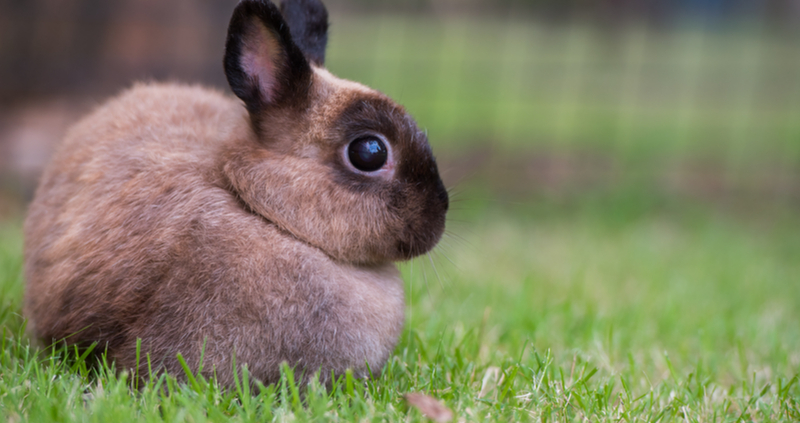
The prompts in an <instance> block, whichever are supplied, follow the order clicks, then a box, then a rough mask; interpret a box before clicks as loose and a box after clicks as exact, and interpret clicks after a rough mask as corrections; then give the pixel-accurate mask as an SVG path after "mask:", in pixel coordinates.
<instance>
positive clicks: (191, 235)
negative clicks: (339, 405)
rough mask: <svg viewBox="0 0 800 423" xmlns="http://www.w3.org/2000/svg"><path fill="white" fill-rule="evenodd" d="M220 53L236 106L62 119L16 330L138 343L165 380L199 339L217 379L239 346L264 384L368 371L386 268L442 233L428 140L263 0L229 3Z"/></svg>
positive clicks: (34, 221)
mask: <svg viewBox="0 0 800 423" xmlns="http://www.w3.org/2000/svg"><path fill="white" fill-rule="evenodd" d="M298 4H300V5H308V4H312V6H313V7H321V4H319V3H318V2H309V1H305V0H304V1H302V2H299V3H298ZM303 7H306V6H303ZM309 7H310V6H309ZM284 9H285V7H284ZM323 10H324V8H323ZM318 15H319V14H318V13H316V14H315V13H309V16H318ZM326 16H327V15H326ZM294 19H297V18H294ZM326 19H327V18H326ZM326 24H327V21H326ZM310 26H313V25H310ZM227 46H228V47H227V50H226V57H225V67H226V73H227V75H228V79H229V82H230V83H231V86H232V89H233V91H234V93H235V94H237V96H238V97H239V98H240V99H241V100H242V101H239V100H236V99H233V98H230V97H227V96H225V95H223V94H221V93H218V92H215V91H212V90H208V89H205V88H201V87H191V86H181V85H174V84H140V85H136V86H134V87H133V88H132V89H130V90H128V91H126V92H124V93H123V94H121V95H120V96H119V97H117V98H115V99H113V100H111V101H109V102H108V103H107V104H105V105H103V106H102V107H100V108H99V109H98V110H96V111H95V112H94V113H92V114H91V115H89V116H88V117H86V118H85V119H83V120H82V121H81V122H80V123H78V124H77V125H76V126H75V127H73V128H72V129H71V130H70V131H69V133H68V134H67V136H66V138H65V139H64V141H63V143H62V144H61V145H60V147H59V149H58V150H57V152H56V153H55V155H54V158H53V160H52V162H51V163H50V165H49V166H48V168H47V169H46V171H45V173H44V175H43V177H42V180H41V182H40V185H39V188H38V190H37V193H36V196H35V199H34V201H33V203H32V204H31V207H30V210H29V215H28V218H27V220H26V222H25V234H26V244H25V274H26V279H27V290H26V301H25V309H24V313H25V315H26V316H27V317H28V318H29V319H30V323H29V327H31V329H32V330H33V331H34V333H35V335H36V336H37V337H39V338H41V339H42V340H44V341H45V342H46V343H49V342H52V341H59V340H64V341H65V342H67V343H68V344H71V345H78V346H81V347H85V346H87V345H89V344H91V343H93V342H98V343H99V344H100V347H99V349H100V350H107V351H108V354H109V355H110V357H111V358H112V359H114V360H116V362H117V365H118V368H133V367H134V366H135V346H136V339H141V340H142V350H143V353H149V354H150V356H151V358H152V360H153V362H154V364H156V365H157V367H158V368H159V369H166V370H168V371H170V372H172V373H173V374H176V375H179V374H181V373H182V371H181V369H180V367H179V364H178V362H177V360H176V358H175V357H176V354H177V353H178V352H180V353H181V354H182V355H183V356H184V357H185V358H186V359H187V362H188V363H189V365H190V366H191V367H192V368H195V369H196V368H197V367H198V364H199V357H200V352H201V347H202V345H203V344H204V343H205V357H204V363H205V364H204V368H205V369H206V370H205V371H207V372H208V373H209V374H210V373H212V372H216V375H217V376H218V378H219V380H220V382H221V383H222V384H224V385H229V386H230V385H232V384H233V371H234V369H233V362H232V358H233V357H234V355H235V357H236V362H237V363H238V364H240V365H241V364H247V366H248V367H249V369H250V372H251V374H252V375H253V376H254V377H255V378H257V379H259V380H261V381H262V382H265V383H270V382H275V381H276V380H277V378H278V369H279V364H280V363H281V362H284V361H285V362H288V363H289V364H290V365H292V366H295V367H297V368H298V369H300V370H302V372H303V373H304V374H306V376H308V375H310V374H311V373H313V372H316V371H320V374H321V377H322V379H323V380H327V378H328V377H329V376H330V374H331V373H332V372H333V373H336V374H340V373H342V372H344V370H345V369H348V368H350V369H353V370H354V371H355V372H356V374H358V375H359V376H366V371H367V367H366V365H367V363H368V364H369V367H370V369H372V371H377V370H378V369H380V368H381V367H382V365H383V363H384V362H385V360H386V359H387V358H388V356H389V354H390V353H391V351H392V349H393V348H394V345H395V343H396V340H397V338H398V336H399V334H400V331H401V329H402V325H403V319H404V318H403V309H404V301H403V286H402V281H401V279H400V277H399V274H398V272H397V270H396V268H395V266H394V264H392V261H397V260H404V259H408V258H410V257H413V256H415V255H418V254H422V253H424V252H426V251H428V250H430V249H431V248H433V246H434V245H435V244H436V242H437V241H438V240H439V237H440V236H441V234H442V232H443V230H444V218H445V213H446V211H447V206H448V199H447V193H446V191H445V189H444V186H443V185H442V182H441V179H440V178H439V175H438V172H437V169H436V163H435V160H434V158H433V156H432V154H431V151H430V147H429V146H428V143H427V139H426V137H425V135H424V134H423V133H422V132H421V131H419V129H418V128H417V126H416V124H415V123H414V121H413V119H411V117H410V116H409V115H408V114H407V113H406V112H405V110H404V109H403V108H402V107H400V106H398V105H396V104H395V103H394V102H392V101H391V100H390V99H389V98H387V97H386V96H384V95H382V94H380V93H378V92H377V91H374V90H371V89H369V88H367V87H364V86H362V85H360V84H356V83H353V82H349V81H344V80H341V79H338V78H336V77H334V76H333V75H331V74H330V73H328V72H327V71H326V70H325V69H324V68H322V67H320V66H321V65H322V63H321V62H320V61H321V60H322V59H321V56H320V54H319V51H318V50H319V45H318V44H317V45H315V47H313V50H308V49H307V48H304V49H300V48H299V47H297V45H295V44H294V42H293V41H292V38H291V34H290V33H289V31H288V27H287V25H286V23H285V22H284V21H283V19H282V17H281V15H280V13H279V12H278V9H277V8H276V7H275V6H274V5H273V4H272V3H269V2H268V1H243V2H242V3H240V4H239V6H237V8H236V11H235V12H234V17H233V18H232V21H231V26H230V28H229V35H228V44H227ZM298 52H299V53H298ZM323 52H324V45H323ZM298 54H299V56H298ZM248 55H249V56H248ZM310 58H313V60H314V61H312V62H311V63H309V60H311V59H310ZM317 59H319V60H317ZM312 63H313V64H312ZM243 103H244V104H243ZM364 134H380V135H381V136H383V137H384V138H385V139H386V140H388V142H389V144H390V147H391V151H392V157H393V158H392V161H391V163H389V164H387V166H386V168H385V169H381V170H380V171H378V172H375V173H374V174H364V173H360V172H354V171H353V169H351V168H350V167H349V166H348V164H347V163H346V161H345V155H344V154H343V151H344V150H345V149H346V148H347V145H348V143H349V142H350V141H352V140H353V139H355V138H356V137H358V136H363V135H364ZM141 366H142V367H143V368H142V369H140V370H141V374H146V369H145V366H146V364H144V363H142V364H141Z"/></svg>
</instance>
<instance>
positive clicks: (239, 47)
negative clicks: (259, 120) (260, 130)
mask: <svg viewBox="0 0 800 423" xmlns="http://www.w3.org/2000/svg"><path fill="white" fill-rule="evenodd" d="M224 65H225V76H226V77H227V78H228V84H230V86H231V89H232V90H233V92H234V94H236V96H237V97H239V98H241V99H242V100H244V103H245V105H246V106H247V110H248V111H249V112H250V114H251V116H253V117H256V116H254V114H257V113H258V112H260V111H262V110H264V109H267V108H270V107H285V106H291V105H296V104H297V103H298V102H303V101H304V100H305V99H306V98H307V91H308V87H309V85H310V82H311V76H312V71H311V66H310V65H309V63H308V61H307V60H306V58H305V57H304V56H303V52H302V51H301V50H300V48H298V47H297V45H296V44H295V43H294V42H293V41H292V36H291V34H290V32H289V26H288V25H287V24H286V22H285V21H284V19H283V17H282V16H281V12H280V11H279V10H278V8H277V7H276V6H275V5H274V4H273V3H272V2H270V1H268V0H243V1H242V2H241V3H239V4H238V5H237V6H236V9H235V10H234V11H233V16H232V17H231V22H230V24H229V26H228V39H227V41H226V43H225V60H224Z"/></svg>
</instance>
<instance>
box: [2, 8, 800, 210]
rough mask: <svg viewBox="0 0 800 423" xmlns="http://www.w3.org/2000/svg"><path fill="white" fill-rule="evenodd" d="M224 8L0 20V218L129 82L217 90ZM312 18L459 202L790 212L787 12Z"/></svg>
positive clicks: (381, 13) (5, 12)
mask: <svg viewBox="0 0 800 423" xmlns="http://www.w3.org/2000/svg"><path fill="white" fill-rule="evenodd" d="M235 3H236V2H235V0H173V1H169V2H164V1H159V0H119V1H115V2H108V1H104V0H74V1H70V2H63V1H57V0H24V1H23V0H3V1H2V2H0V193H1V194H0V200H2V202H0V213H4V214H6V215H8V214H10V213H16V212H18V211H20V210H21V209H22V207H24V204H25V202H26V201H28V200H29V199H30V197H31V195H32V192H33V189H34V188H35V183H36V178H37V177H38V175H39V173H40V172H41V170H42V167H43V166H44V164H45V163H46V161H47V158H48V156H49V154H50V151H51V149H52V147H53V145H54V144H55V143H56V142H58V140H59V139H60V138H61V137H62V135H63V133H64V131H65V130H66V128H67V127H68V126H69V125H70V124H71V123H73V122H75V121H76V120H77V119H78V118H79V117H80V116H81V115H83V114H85V113H86V112H87V111H89V110H91V109H92V108H93V107H95V106H96V105H98V104H100V103H101V102H102V101H103V100H104V99H105V98H107V97H108V96H110V95H113V94H115V93H116V92H118V91H120V90H122V89H124V88H125V87H127V86H129V85H130V84H131V83H132V81H136V80H176V81H185V82H191V83H202V84H207V85H213V86H216V87H219V88H221V89H223V90H227V84H226V83H225V79H224V75H223V73H222V66H221V57H222V53H223V43H224V38H225V30H226V25H227V20H228V18H229V15H230V12H231V10H232V8H233V6H234V4H235ZM326 3H327V5H328V8H329V10H330V12H331V21H332V27H331V33H330V44H329V53H328V60H327V65H328V67H329V68H330V69H331V71H332V72H333V73H335V74H337V75H339V76H341V77H344V78H349V79H353V80H356V81H360V82H363V83H365V84H367V85H370V86H372V87H375V88H377V89H379V90H382V91H384V92H385V93H387V94H388V95H390V96H391V97H393V98H395V99H396V100H397V101H399V102H400V103H402V104H404V105H406V107H407V108H408V109H409V110H410V111H411V112H412V114H414V115H415V116H416V118H417V120H418V121H419V123H420V125H421V126H422V127H424V128H427V130H428V134H429V138H430V140H431V144H432V145H433V147H434V150H435V152H436V153H437V155H438V157H439V160H440V163H441V165H440V167H441V169H442V172H443V176H444V178H445V179H446V182H447V184H448V185H449V186H451V187H453V186H455V187H456V188H457V190H462V191H466V192H468V193H469V194H467V195H466V196H467V197H469V196H472V197H473V198H478V197H480V198H483V197H491V198H492V199H493V200H500V201H517V200H527V199H538V200H541V201H543V202H545V203H546V202H551V203H569V202H578V203H580V201H582V200H581V199H582V198H586V197H587V196H595V197H596V196H598V194H599V195H600V196H609V195H611V196H613V195H614V193H620V192H624V193H626V194H625V196H626V198H628V199H630V198H634V199H639V200H631V201H633V202H636V201H640V202H641V201H645V202H648V201H650V202H653V201H655V202H657V203H658V204H662V203H670V204H678V205H680V204H682V203H681V202H683V201H692V202H698V201H699V202H701V203H713V204H715V205H717V206H720V207H725V208H730V209H735V210H753V209H758V208H760V207H764V206H770V207H771V206H773V205H780V207H785V206H789V207H790V208H791V207H795V206H797V205H799V204H800V179H798V177H799V176H800V0H748V1H744V0H680V1H675V0H672V1H667V0H596V1H586V0H501V1H498V0H491V1H490V0H413V1H412V0H409V1H371V0H370V1H367V0H328V1H327V2H326ZM654 199H655V200H654Z"/></svg>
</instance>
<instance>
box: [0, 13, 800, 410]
mask: <svg viewBox="0 0 800 423" xmlns="http://www.w3.org/2000/svg"><path fill="white" fill-rule="evenodd" d="M333 21H334V23H335V24H334V26H333V27H332V33H331V48H330V52H329V59H328V63H329V65H330V68H331V69H332V70H333V71H334V72H335V73H338V74H341V75H343V76H346V77H349V78H353V79H356V80H360V81H363V82H365V83H368V84H370V85H373V86H376V87H378V88H380V89H382V90H384V91H385V92H387V93H389V94H390V95H392V96H394V97H395V98H397V99H398V100H400V101H401V102H403V103H405V104H406V105H407V106H408V108H409V110H411V111H412V112H413V113H414V114H415V115H416V116H417V117H418V119H419V121H420V123H421V125H422V126H424V127H426V128H427V129H428V131H429V136H430V139H431V144H432V145H433V147H434V150H435V151H436V152H437V154H439V155H440V157H444V158H445V160H442V163H441V165H442V169H443V173H444V172H447V171H448V170H449V169H450V167H454V168H456V170H457V172H456V173H459V172H461V174H466V175H467V176H466V177H464V178H463V179H462V181H463V182H462V183H460V184H459V185H458V186H456V187H454V188H455V189H454V195H453V202H452V210H451V212H450V214H449V216H448V219H449V220H448V230H447V234H446V236H445V238H444V239H443V241H442V242H441V243H440V245H439V247H437V249H436V250H435V251H434V252H433V253H432V254H431V255H430V256H425V257H420V258H418V259H416V260H414V261H412V262H410V263H405V264H403V265H402V271H403V274H404V276H405V281H406V291H407V299H406V302H407V310H406V319H407V320H406V326H405V330H404V332H403V334H402V336H401V339H400V342H399V345H398V346H397V348H396V350H395V353H394V355H393V356H392V357H391V359H390V360H389V362H388V363H387V365H386V367H385V368H384V369H382V372H380V374H378V373H379V372H378V370H379V369H373V370H374V371H375V375H374V377H373V378H371V379H370V380H367V381H363V380H354V379H353V378H352V377H349V375H345V376H343V377H342V378H341V379H340V380H339V381H338V382H336V383H335V384H334V386H333V388H332V389H331V390H326V389H323V388H322V387H320V386H319V385H318V384H314V383H312V384H311V385H310V386H309V387H298V386H296V385H295V384H294V378H293V375H292V371H291V369H288V368H287V369H284V378H283V381H282V382H281V383H280V384H278V385H273V386H267V387H263V386H262V387H260V388H259V389H256V390H255V391H251V390H249V388H248V386H249V384H248V383H247V382H246V381H245V380H243V381H242V383H241V384H240V387H239V388H238V389H236V390H234V391H229V392H226V391H221V390H220V389H219V387H218V386H216V385H215V383H214V381H213V380H205V379H203V378H201V377H194V376H188V380H189V383H186V384H181V383H177V382H176V379H175V378H174V375H155V376H154V377H153V378H151V379H150V380H149V381H148V382H146V383H144V385H143V386H131V385H135V384H133V383H132V382H130V380H131V379H132V378H131V377H130V375H127V374H125V373H117V372H115V371H114V370H113V363H106V364H104V365H101V366H99V367H98V368H91V367H90V366H88V365H87V363H86V362H85V361H84V360H83V359H82V358H81V357H75V355H74V354H73V353H71V352H70V351H63V350H52V349H44V350H41V349H36V348H34V347H31V346H30V345H29V340H28V339H27V338H26V336H25V335H24V322H23V320H22V318H21V316H20V312H21V303H22V295H23V280H22V275H21V267H22V243H23V240H22V234H21V221H22V217H21V216H20V215H18V214H14V213H11V214H10V215H8V216H6V217H4V218H0V327H2V329H0V330H2V339H1V340H0V414H1V415H2V418H3V419H5V420H6V421H37V422H38V421H76V422H84V421H97V422H108V421H126V420H138V421H190V422H200V421H311V420H318V421H322V420H332V421H424V420H425V418H424V417H423V416H422V415H421V414H420V412H419V411H418V410H417V409H415V408H413V407H410V406H409V405H408V404H407V403H406V401H405V400H404V398H403V395H404V394H407V393H412V392H422V393H426V394H428V395H431V396H433V397H435V398H437V399H439V400H441V401H442V402H443V403H444V404H445V405H446V406H447V407H449V408H450V409H452V411H453V413H454V414H455V420H456V421H698V422H701V421H702V422H706V421H719V422H723V421H729V422H738V421H798V420H800V382H798V377H800V376H798V375H799V374H800V325H799V324H798V322H800V236H798V234H800V214H798V213H797V211H798V202H797V197H796V195H797V184H796V183H795V182H794V181H795V180H796V178H797V176H798V174H799V173H798V171H797V169H798V168H800V119H798V118H797V116H798V115H800V80H798V79H797V77H796V75H797V74H798V72H800V54H799V53H798V51H797V49H796V48H794V49H791V48H789V47H787V46H788V45H789V44H790V41H791V40H788V41H787V40H784V39H781V37H779V36H775V35H774V34H772V35H771V34H769V33H761V32H758V33H757V34H759V35H757V36H753V35H752V34H753V33H748V32H746V31H749V30H747V29H744V30H742V31H745V32H735V31H731V32H726V31H718V32H713V33H699V32H696V31H694V30H691V29H686V30H680V31H674V32H669V31H652V30H647V29H644V28H637V27H635V26H634V27H632V28H629V29H628V30H626V32H624V33H616V34H607V33H598V32H596V31H595V30H593V29H591V28H589V27H584V26H581V25H577V26H574V27H559V26H555V25H553V26H546V25H545V26H542V25H532V24H529V23H526V22H522V21H520V22H517V21H514V20H510V21H503V22H490V21H482V22H477V21H465V20H459V19H456V20H448V21H441V22H440V21H436V20H432V19H429V20H425V19H416V20H413V19H405V18H397V17H392V18H375V17H360V18H359V17H349V18H348V17H336V18H335V19H333ZM742 34H745V35H742ZM747 34H750V35H747ZM609 37H619V38H618V39H617V41H615V42H612V41H613V40H612V41H609V39H610V38H609ZM344 46H348V47H346V48H345V47H344ZM613 46H616V47H613ZM498 63H500V64H502V66H501V65H498ZM486 151H489V152H491V159H490V162H491V163H489V164H488V165H487V167H486V168H484V169H483V170H479V171H476V173H470V172H466V173H465V172H463V169H461V170H458V168H459V165H458V161H459V160H462V159H464V158H469V157H472V156H481V155H482V154H483V153H485V152H486ZM448 158H449V159H448ZM565 158H566V159H565ZM573 159H574V160H573ZM553 160H566V162H567V163H568V164H569V163H571V164H569V165H568V166H566V167H565V169H566V170H564V169H562V173H564V172H566V173H564V174H566V175H567V176H564V174H562V173H558V172H555V173H553V174H552V175H551V174H548V175H549V176H548V175H545V176H546V177H540V176H541V175H539V174H537V173H536V170H537V169H540V168H542V167H544V168H547V167H548V166H550V167H551V168H553V169H556V168H559V166H560V165H559V166H556V165H555V164H554V162H553ZM570 160H572V161H570ZM467 161H468V160H467ZM479 162H480V160H479ZM598 162H599V163H601V164H602V163H607V166H605V165H603V166H600V168H599V170H597V169H595V170H591V169H592V168H591V166H593V165H592V163H595V164H596V163H598ZM556 164H557V163H556ZM562 164H563V163H562ZM526 166H527V167H526ZM585 166H589V167H590V169H589V170H590V171H589V172H588V173H586V174H583V173H581V172H582V171H584V170H585V169H584V168H585ZM604 166H605V167H604ZM461 167H464V165H463V164H462V165H461ZM467 167H469V166H467ZM562 167H563V166H562ZM687 169H689V170H692V169H694V170H692V171H691V172H689V171H688V170H687ZM556 170H557V169H556ZM526 172H528V173H526ZM531 172H532V173H531ZM687 172H688V173H687ZM692 172H694V173H692ZM573 174H577V175H578V176H575V175H573ZM470 175H471V176H470ZM537 175H539V176H537ZM553 175H555V176H553ZM559 175H561V176H559ZM570 175H572V176H570ZM581 175H583V176H581ZM537 178H538V179H537ZM548 178H550V179H548ZM564 178H566V179H564ZM455 179H458V178H455ZM451 180H453V179H451ZM597 180H600V182H599V183H598V182H597ZM670 181H672V182H670ZM675 181H677V182H675ZM681 181H682V182H681ZM246 377H247V375H246V372H243V374H242V378H243V379H244V378H246Z"/></svg>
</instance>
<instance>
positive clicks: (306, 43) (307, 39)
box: [281, 0, 328, 66]
mask: <svg viewBox="0 0 800 423" xmlns="http://www.w3.org/2000/svg"><path fill="white" fill-rule="evenodd" d="M281 13H282V14H283V18H284V19H286V22H287V23H288V24H289V30H290V31H291V32H292V38H293V39H294V42H295V43H297V46H298V47H300V50H302V51H303V53H304V54H305V55H306V58H307V59H308V60H309V61H310V62H311V63H313V64H315V65H317V66H323V65H325V48H326V46H327V45H328V11H327V10H326V9H325V5H323V4H322V2H321V1H319V0H283V1H282V2H281Z"/></svg>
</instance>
